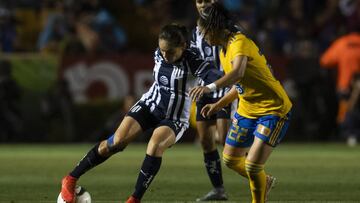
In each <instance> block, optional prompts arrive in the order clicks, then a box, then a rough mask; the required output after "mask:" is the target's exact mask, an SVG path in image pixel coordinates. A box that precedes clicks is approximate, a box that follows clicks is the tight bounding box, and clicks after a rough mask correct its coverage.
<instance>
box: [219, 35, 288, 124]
mask: <svg viewBox="0 0 360 203" xmlns="http://www.w3.org/2000/svg"><path fill="white" fill-rule="evenodd" d="M236 56H246V57H247V58H248V62H247V66H246V70H245V74H244V76H243V78H242V79H241V80H240V81H239V82H238V83H237V84H236V85H235V86H236V89H237V91H238V93H239V105H238V109H237V112H238V114H240V115H241V116H244V117H246V118H251V119H255V118H258V117H260V116H264V115H278V116H281V117H282V116H285V115H286V114H287V113H288V112H289V111H290V109H291V106H292V104H291V101H290V99H289V97H288V96H287V94H286V92H285V90H284V89H283V87H282V86H281V84H280V82H279V81H278V80H276V79H275V77H274V76H273V74H272V72H271V69H270V67H269V66H268V64H267V61H266V59H265V56H264V55H263V54H261V52H260V50H259V48H258V47H257V46H256V44H255V43H254V42H253V41H252V40H251V39H249V38H247V37H246V36H245V35H244V34H241V33H236V34H235V35H234V36H233V37H232V38H231V39H230V40H229V42H228V45H227V47H226V52H224V50H223V49H222V50H221V51H220V63H221V65H222V67H223V69H224V72H225V74H227V73H229V72H230V71H231V70H232V68H233V67H232V61H233V60H234V58H235V57H236Z"/></svg>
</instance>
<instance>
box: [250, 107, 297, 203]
mask: <svg viewBox="0 0 360 203" xmlns="http://www.w3.org/2000/svg"><path fill="white" fill-rule="evenodd" d="M289 116H290V114H288V115H286V116H284V117H281V118H280V117H278V116H272V115H269V116H263V117H260V118H259V119H258V124H257V128H256V130H255V132H254V134H255V139H254V143H253V144H252V146H251V148H250V150H249V153H248V155H247V158H246V161H245V168H246V172H247V174H248V177H249V183H250V190H251V195H252V202H253V203H263V202H265V200H266V198H267V197H266V196H267V193H268V192H267V190H268V191H269V190H270V189H271V185H270V188H269V187H268V188H267V185H269V184H270V183H269V182H267V181H271V180H270V179H269V177H271V176H268V178H267V176H266V173H265V170H264V165H265V163H266V161H267V159H268V158H269V156H270V154H271V152H272V150H273V148H274V147H275V146H276V145H277V144H278V143H279V142H280V141H281V139H282V138H283V136H284V135H285V132H286V130H287V127H288V124H289Z"/></svg>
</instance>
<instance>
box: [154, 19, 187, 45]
mask: <svg viewBox="0 0 360 203" xmlns="http://www.w3.org/2000/svg"><path fill="white" fill-rule="evenodd" d="M159 39H163V40H166V41H167V42H168V43H169V44H170V45H171V46H173V47H180V46H183V45H184V43H185V44H188V31H187V29H186V27H185V26H183V25H179V24H176V23H171V24H168V25H165V26H164V27H163V28H161V30H160V34H159Z"/></svg>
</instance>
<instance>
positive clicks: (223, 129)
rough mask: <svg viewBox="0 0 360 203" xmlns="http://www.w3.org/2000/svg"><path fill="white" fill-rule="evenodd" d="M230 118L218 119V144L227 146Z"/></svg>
mask: <svg viewBox="0 0 360 203" xmlns="http://www.w3.org/2000/svg"><path fill="white" fill-rule="evenodd" d="M229 126H230V118H218V119H217V120H216V129H217V132H218V142H219V144H221V145H222V146H224V145H225V140H226V135H227V133H228V131H229Z"/></svg>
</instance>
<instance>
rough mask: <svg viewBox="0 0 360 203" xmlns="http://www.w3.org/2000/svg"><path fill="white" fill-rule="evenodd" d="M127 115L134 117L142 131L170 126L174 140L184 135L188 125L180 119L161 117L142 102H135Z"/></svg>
mask: <svg viewBox="0 0 360 203" xmlns="http://www.w3.org/2000/svg"><path fill="white" fill-rule="evenodd" d="M127 116H130V117H132V118H133V119H135V120H136V121H137V122H138V123H139V124H140V126H141V128H142V130H143V132H145V131H146V130H149V129H155V128H158V127H160V126H167V127H169V128H171V129H172V130H173V131H174V133H175V136H176V142H177V141H178V140H179V139H180V138H181V137H182V136H183V135H184V132H185V131H186V130H187V128H188V125H187V124H186V123H183V122H180V121H174V120H170V119H161V118H159V117H157V116H155V115H154V114H153V113H151V111H150V108H149V107H148V106H146V105H145V104H144V103H143V102H137V103H136V104H135V105H134V106H133V107H131V109H130V111H129V112H128V113H127Z"/></svg>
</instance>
